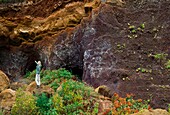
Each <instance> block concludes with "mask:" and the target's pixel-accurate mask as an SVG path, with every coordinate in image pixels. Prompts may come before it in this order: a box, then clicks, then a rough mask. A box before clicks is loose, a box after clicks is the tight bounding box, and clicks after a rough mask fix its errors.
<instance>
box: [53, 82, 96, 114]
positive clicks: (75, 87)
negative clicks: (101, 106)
mask: <svg viewBox="0 0 170 115" xmlns="http://www.w3.org/2000/svg"><path fill="white" fill-rule="evenodd" d="M61 86H62V88H61V89H60V90H59V91H58V94H57V95H56V96H55V97H54V98H53V100H54V101H55V102H58V103H55V108H56V109H57V110H58V114H63V113H64V114H66V113H67V114H68V115H78V114H83V113H84V114H88V113H89V114H90V113H92V112H93V111H94V112H96V111H97V110H94V108H95V106H96V105H95V104H94V103H96V102H95V101H90V100H89V99H93V97H92V96H91V95H92V94H91V92H92V91H93V90H92V88H90V87H87V86H85V85H84V84H83V83H81V82H77V81H73V80H71V79H70V80H67V81H65V82H64V83H62V85H61ZM93 92H94V91H93ZM87 105H91V108H88V107H87ZM61 107H62V109H61ZM95 109H96V108H95Z"/></svg>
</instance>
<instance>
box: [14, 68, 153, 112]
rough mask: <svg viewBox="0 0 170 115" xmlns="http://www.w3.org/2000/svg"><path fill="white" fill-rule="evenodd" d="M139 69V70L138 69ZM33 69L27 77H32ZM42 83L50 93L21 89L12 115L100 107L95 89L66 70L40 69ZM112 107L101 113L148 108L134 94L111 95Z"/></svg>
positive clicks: (93, 109)
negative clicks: (50, 90)
mask: <svg viewBox="0 0 170 115" xmlns="http://www.w3.org/2000/svg"><path fill="white" fill-rule="evenodd" d="M140 71H142V70H140ZM34 74H35V71H33V72H30V73H29V74H28V75H27V78H32V77H33V76H34ZM41 76H42V83H43V85H49V86H51V87H52V88H53V89H54V90H55V93H54V94H53V95H51V94H50V95H49V94H46V93H40V94H36V95H33V94H28V93H26V92H25V91H24V90H23V89H19V90H18V91H17V97H16V103H15V104H14V106H13V107H12V111H11V115H23V114H27V115H65V114H67V115H81V114H83V115H96V114H98V111H99V110H98V109H99V101H98V100H99V95H98V94H97V93H96V92H94V89H93V88H91V87H89V86H87V85H85V84H84V83H82V82H79V81H75V80H73V79H72V76H73V75H72V74H71V73H70V72H69V71H67V70H65V69H58V70H45V71H42V72H41ZM111 100H112V107H111V108H109V109H107V110H105V111H104V113H103V115H115V114H118V115H126V114H131V113H136V112H138V111H140V110H142V109H150V106H149V105H148V103H147V102H146V101H142V100H141V99H139V100H134V99H133V95H127V97H126V98H121V97H119V95H118V94H114V95H113V97H112V98H111Z"/></svg>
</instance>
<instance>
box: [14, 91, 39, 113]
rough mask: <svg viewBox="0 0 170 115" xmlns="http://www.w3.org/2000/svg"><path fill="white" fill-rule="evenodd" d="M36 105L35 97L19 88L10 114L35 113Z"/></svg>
mask: <svg viewBox="0 0 170 115" xmlns="http://www.w3.org/2000/svg"><path fill="white" fill-rule="evenodd" d="M36 114H37V106H36V102H35V97H34V96H33V95H32V94H28V92H27V93H26V92H24V91H23V90H22V89H21V88H20V89H18V90H17V92H16V102H15V104H14V105H13V107H12V110H11V115H36Z"/></svg>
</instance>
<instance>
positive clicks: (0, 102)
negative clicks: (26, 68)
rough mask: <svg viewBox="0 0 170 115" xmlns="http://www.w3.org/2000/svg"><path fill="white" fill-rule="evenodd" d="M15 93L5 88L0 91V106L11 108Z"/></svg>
mask: <svg viewBox="0 0 170 115" xmlns="http://www.w3.org/2000/svg"><path fill="white" fill-rule="evenodd" d="M15 98H16V93H15V91H14V90H12V89H6V90H4V91H2V92H1V93H0V108H2V109H5V110H11V108H12V106H13V104H14V103H15Z"/></svg>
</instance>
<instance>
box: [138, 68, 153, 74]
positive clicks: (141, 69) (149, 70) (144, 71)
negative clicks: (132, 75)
mask: <svg viewBox="0 0 170 115" xmlns="http://www.w3.org/2000/svg"><path fill="white" fill-rule="evenodd" d="M139 71H140V72H142V73H152V70H151V69H145V68H137V69H136V72H139Z"/></svg>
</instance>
